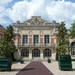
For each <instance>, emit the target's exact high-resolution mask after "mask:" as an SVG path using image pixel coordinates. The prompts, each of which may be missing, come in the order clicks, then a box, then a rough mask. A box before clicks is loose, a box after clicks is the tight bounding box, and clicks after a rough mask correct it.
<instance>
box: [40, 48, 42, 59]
mask: <svg viewBox="0 0 75 75" xmlns="http://www.w3.org/2000/svg"><path fill="white" fill-rule="evenodd" d="M40 59H43V49H40Z"/></svg>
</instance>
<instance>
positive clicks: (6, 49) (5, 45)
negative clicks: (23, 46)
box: [0, 25, 16, 57]
mask: <svg viewBox="0 0 75 75" xmlns="http://www.w3.org/2000/svg"><path fill="white" fill-rule="evenodd" d="M13 36H14V35H13V27H12V26H11V25H9V26H8V27H7V30H6V32H5V33H4V37H3V39H2V41H1V45H0V54H1V55H2V56H10V57H11V53H14V52H15V50H16V47H15V45H14V42H13Z"/></svg>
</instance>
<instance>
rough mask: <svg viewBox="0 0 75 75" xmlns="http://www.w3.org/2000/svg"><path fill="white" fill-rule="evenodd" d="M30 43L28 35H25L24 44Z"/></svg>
mask: <svg viewBox="0 0 75 75" xmlns="http://www.w3.org/2000/svg"><path fill="white" fill-rule="evenodd" d="M27 43H28V35H23V45H26V44H27Z"/></svg>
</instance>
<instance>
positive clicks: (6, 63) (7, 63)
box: [0, 58, 12, 71]
mask: <svg viewBox="0 0 75 75" xmlns="http://www.w3.org/2000/svg"><path fill="white" fill-rule="evenodd" d="M11 65H12V60H11V58H0V70H6V71H10V70H11Z"/></svg>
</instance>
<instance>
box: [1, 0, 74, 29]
mask: <svg viewBox="0 0 75 75" xmlns="http://www.w3.org/2000/svg"><path fill="white" fill-rule="evenodd" d="M8 1H10V0H8ZM74 9H75V3H71V2H66V1H65V0H58V1H55V0H31V1H29V2H28V0H23V1H18V2H16V3H15V4H14V5H13V6H12V8H8V9H7V10H5V12H6V13H7V16H8V17H9V18H10V19H11V20H12V21H13V22H16V21H17V20H20V21H21V22H22V21H25V20H27V19H29V18H31V16H34V15H36V16H37V15H39V16H41V17H42V18H43V19H45V20H48V21H50V22H51V21H52V20H56V21H57V22H61V21H65V23H66V27H67V28H70V26H71V23H72V22H73V21H74V20H75V10H74ZM2 10H3V9H1V11H2ZM4 20H5V19H4Z"/></svg>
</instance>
